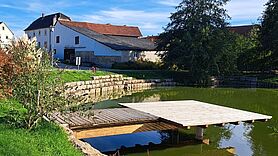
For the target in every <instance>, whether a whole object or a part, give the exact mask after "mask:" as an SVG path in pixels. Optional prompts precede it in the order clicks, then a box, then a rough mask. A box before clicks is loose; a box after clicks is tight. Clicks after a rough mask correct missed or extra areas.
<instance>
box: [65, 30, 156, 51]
mask: <svg viewBox="0 0 278 156" xmlns="http://www.w3.org/2000/svg"><path fill="white" fill-rule="evenodd" d="M65 26H66V27H68V28H70V29H72V30H74V31H76V32H79V33H81V34H83V35H85V36H87V37H89V38H91V39H94V40H96V41H97V42H100V43H102V44H104V45H106V46H108V47H110V48H112V49H115V50H140V51H141V50H146V51H152V50H155V49H156V46H155V44H154V43H153V42H151V41H150V40H147V39H140V38H136V37H123V36H112V35H103V34H100V33H97V32H95V31H92V30H89V29H86V28H80V27H72V26H68V25H65Z"/></svg>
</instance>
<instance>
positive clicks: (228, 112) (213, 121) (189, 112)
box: [121, 100, 272, 140]
mask: <svg viewBox="0 0 278 156" xmlns="http://www.w3.org/2000/svg"><path fill="white" fill-rule="evenodd" d="M121 105H123V106H126V107H129V108H133V109H136V110H138V111H142V112H145V113H149V114H152V115H155V116H157V117H160V118H163V119H165V120H168V121H170V122H173V123H176V124H179V125H180V126H182V127H185V128H187V129H189V128H190V127H197V128H196V139H198V140H203V129H204V128H207V127H208V126H210V125H218V126H224V125H225V124H228V123H231V124H239V123H240V122H249V123H253V122H255V121H267V120H269V119H271V118H272V117H271V116H267V115H262V114H258V113H253V112H248V111H242V110H238V109H234V108H228V107H223V106H218V105H213V104H208V103H204V102H199V101H194V100H187V101H166V102H147V103H122V104H121Z"/></svg>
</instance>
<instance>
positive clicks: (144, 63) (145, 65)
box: [112, 61, 162, 70]
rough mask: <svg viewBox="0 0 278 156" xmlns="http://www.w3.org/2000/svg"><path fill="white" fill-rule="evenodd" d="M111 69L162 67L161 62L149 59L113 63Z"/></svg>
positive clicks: (151, 68) (150, 68)
mask: <svg viewBox="0 0 278 156" xmlns="http://www.w3.org/2000/svg"><path fill="white" fill-rule="evenodd" d="M112 69H123V70H158V69H162V66H161V64H159V63H155V62H151V61H129V62H123V63H114V64H113V65H112Z"/></svg>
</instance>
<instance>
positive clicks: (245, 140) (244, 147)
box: [219, 123, 253, 156]
mask: <svg viewBox="0 0 278 156" xmlns="http://www.w3.org/2000/svg"><path fill="white" fill-rule="evenodd" d="M252 128H253V126H252V125H251V124H243V123H241V124H240V125H227V126H225V129H227V130H228V131H229V132H230V134H231V136H229V137H225V135H223V136H222V137H221V140H220V142H219V147H220V148H227V147H234V148H235V149H236V153H240V155H246V156H249V155H253V151H252V139H251V137H250V132H251V131H252Z"/></svg>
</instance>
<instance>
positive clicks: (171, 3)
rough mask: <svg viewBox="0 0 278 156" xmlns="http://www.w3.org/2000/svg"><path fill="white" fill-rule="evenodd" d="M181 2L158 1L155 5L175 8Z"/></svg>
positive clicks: (176, 0)
mask: <svg viewBox="0 0 278 156" xmlns="http://www.w3.org/2000/svg"><path fill="white" fill-rule="evenodd" d="M180 2H181V0H159V1H157V3H159V4H162V5H166V6H171V7H176V6H178V5H179V3H180Z"/></svg>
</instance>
